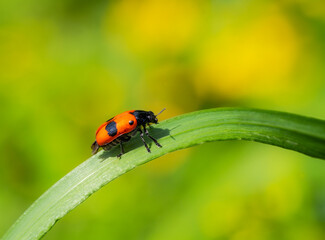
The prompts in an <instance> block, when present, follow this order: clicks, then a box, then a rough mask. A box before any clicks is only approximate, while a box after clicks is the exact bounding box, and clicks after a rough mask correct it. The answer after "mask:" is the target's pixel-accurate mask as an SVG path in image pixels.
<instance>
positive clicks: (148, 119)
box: [133, 109, 165, 125]
mask: <svg viewBox="0 0 325 240" xmlns="http://www.w3.org/2000/svg"><path fill="white" fill-rule="evenodd" d="M163 110H165V109H163ZM163 110H162V111H163ZM162 111H160V113H161V112H162ZM160 113H158V114H157V115H155V114H154V113H153V112H152V111H143V110H136V111H134V112H133V115H134V116H135V118H136V119H137V122H138V125H145V124H149V123H155V124H157V123H158V119H157V116H158V115H159V114H160Z"/></svg>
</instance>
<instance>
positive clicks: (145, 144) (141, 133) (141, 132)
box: [138, 128, 151, 153]
mask: <svg viewBox="0 0 325 240" xmlns="http://www.w3.org/2000/svg"><path fill="white" fill-rule="evenodd" d="M138 131H139V132H140V138H141V140H142V142H143V144H144V146H145V147H146V149H147V151H148V152H149V153H151V151H150V149H149V147H148V145H147V143H146V141H145V140H144V138H143V131H142V129H141V128H139V130H138Z"/></svg>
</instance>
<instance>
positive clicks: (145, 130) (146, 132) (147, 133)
mask: <svg viewBox="0 0 325 240" xmlns="http://www.w3.org/2000/svg"><path fill="white" fill-rule="evenodd" d="M143 129H144V132H145V134H146V135H147V137H149V138H150V139H151V140H152V141H153V142H154V143H155V144H156V145H157V146H158V147H160V148H161V147H162V146H161V145H160V144H159V142H158V141H157V140H156V139H155V138H154V137H152V136H150V134H149V131H148V129H146V126H145V125H143Z"/></svg>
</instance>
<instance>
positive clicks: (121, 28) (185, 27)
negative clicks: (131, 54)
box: [106, 0, 198, 53]
mask: <svg viewBox="0 0 325 240" xmlns="http://www.w3.org/2000/svg"><path fill="white" fill-rule="evenodd" d="M197 15H198V6H197V4H196V3H195V2H194V1H191V0H179V1H172V0H164V1H162V0H146V1H134V0H124V1H120V2H119V3H117V4H116V5H115V6H113V8H112V9H109V11H108V15H107V25H106V29H107V31H108V32H109V33H111V32H114V33H117V34H118V35H119V36H120V37H122V39H123V41H125V42H126V43H127V44H128V46H129V47H131V48H132V49H133V50H136V51H140V52H150V51H152V50H162V51H169V52H171V53H172V52H177V51H179V50H182V49H183V48H184V47H185V46H186V45H187V44H188V43H189V42H190V41H191V39H192V37H193V35H194V33H195V30H196V28H197V20H198V16H197ZM108 37H111V34H108Z"/></svg>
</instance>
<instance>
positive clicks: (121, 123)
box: [91, 108, 165, 158]
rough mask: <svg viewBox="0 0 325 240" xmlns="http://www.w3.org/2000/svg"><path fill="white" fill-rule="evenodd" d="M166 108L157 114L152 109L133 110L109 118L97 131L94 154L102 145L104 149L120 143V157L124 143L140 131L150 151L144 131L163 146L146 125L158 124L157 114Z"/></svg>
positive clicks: (93, 147)
mask: <svg viewBox="0 0 325 240" xmlns="http://www.w3.org/2000/svg"><path fill="white" fill-rule="evenodd" d="M164 110H165V108H164V109H163V110H161V111H160V112H159V113H158V114H157V115H155V114H154V113H153V112H151V111H143V110H131V111H126V112H123V113H121V114H119V115H116V116H115V117H113V118H111V119H109V120H107V121H106V122H105V123H103V124H102V125H100V127H99V128H98V129H97V131H96V140H95V142H94V143H93V144H92V145H91V149H92V154H95V153H97V151H98V149H99V148H100V147H102V148H103V149H104V150H110V149H111V148H112V147H114V146H116V145H118V144H119V145H120V147H121V153H120V154H118V155H117V157H118V158H119V157H121V156H122V155H123V154H124V148H123V143H124V142H127V141H129V140H130V139H131V137H132V136H134V135H135V134H136V133H137V132H140V138H141V140H142V142H143V144H144V146H145V147H146V149H147V151H148V152H149V153H150V149H149V147H148V145H147V143H146V142H145V140H144V138H143V134H144V133H145V134H146V135H147V136H148V137H149V138H150V139H151V140H152V141H153V142H154V143H155V144H156V145H157V146H158V147H162V146H161V145H160V144H159V143H158V141H157V140H156V139H155V138H153V137H152V136H150V134H149V132H148V129H147V128H146V125H148V126H149V125H150V124H151V123H155V124H157V123H158V119H157V116H158V115H159V114H160V113H162V112H163V111H164Z"/></svg>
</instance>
